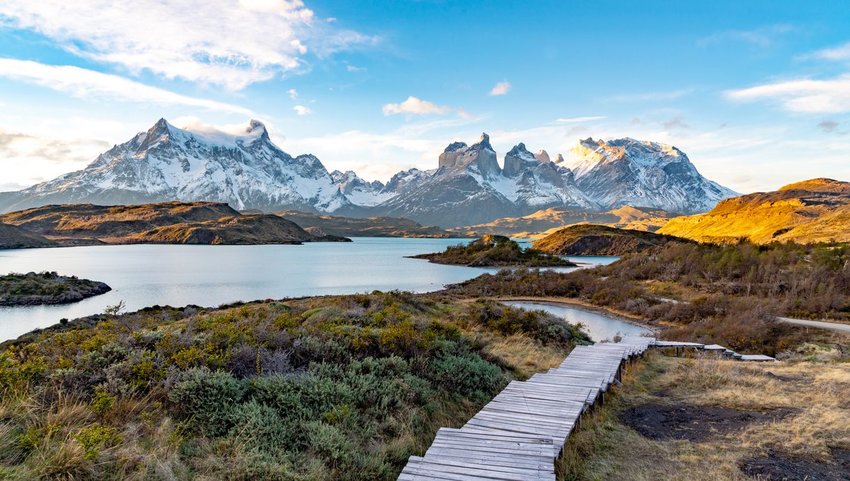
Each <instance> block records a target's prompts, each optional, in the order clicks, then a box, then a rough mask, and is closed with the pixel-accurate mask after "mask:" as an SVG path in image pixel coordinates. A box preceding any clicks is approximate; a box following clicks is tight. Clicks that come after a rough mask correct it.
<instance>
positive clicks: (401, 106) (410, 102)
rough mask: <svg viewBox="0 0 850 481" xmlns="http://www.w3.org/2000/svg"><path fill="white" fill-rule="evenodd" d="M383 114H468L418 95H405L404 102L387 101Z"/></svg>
mask: <svg viewBox="0 0 850 481" xmlns="http://www.w3.org/2000/svg"><path fill="white" fill-rule="evenodd" d="M383 112H384V115H398V114H407V115H446V114H450V113H456V114H457V115H459V116H460V117H468V116H469V114H468V113H467V112H466V111H465V110H463V109H460V108H455V107H449V106H447V105H437V104H435V103H434V102H429V101H427V100H422V99H420V98H418V97H414V96H412V95H411V96H410V97H407V99H406V100H404V102H400V103H389V104H386V105H384V107H383Z"/></svg>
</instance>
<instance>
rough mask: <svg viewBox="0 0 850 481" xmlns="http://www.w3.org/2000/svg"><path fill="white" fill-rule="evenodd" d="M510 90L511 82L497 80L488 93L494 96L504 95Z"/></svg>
mask: <svg viewBox="0 0 850 481" xmlns="http://www.w3.org/2000/svg"><path fill="white" fill-rule="evenodd" d="M510 91H511V83H510V82H508V81H507V80H505V81H503V82H499V83H497V84H496V85H494V86H493V88H492V89H490V95H491V96H494V97H498V96H500V95H506V94H507V93H508V92H510Z"/></svg>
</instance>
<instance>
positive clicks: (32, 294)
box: [0, 272, 112, 306]
mask: <svg viewBox="0 0 850 481" xmlns="http://www.w3.org/2000/svg"><path fill="white" fill-rule="evenodd" d="M111 290H112V288H111V287H109V286H107V285H106V284H104V283H103V282H97V281H90V280H87V279H78V278H77V277H75V276H71V277H67V276H60V275H59V274H57V273H55V272H39V273H36V272H30V273H28V274H7V275H5V276H0V306H38V305H44V304H70V303H73V302H79V301H82V300H83V299H87V298H89V297H94V296H99V295H100V294H104V293H106V292H109V291H111Z"/></svg>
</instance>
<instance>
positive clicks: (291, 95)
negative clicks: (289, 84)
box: [286, 89, 298, 100]
mask: <svg viewBox="0 0 850 481" xmlns="http://www.w3.org/2000/svg"><path fill="white" fill-rule="evenodd" d="M286 94H287V95H289V98H291V99H292V100H295V99H297V98H298V91H297V90H295V89H289V90H287V91H286Z"/></svg>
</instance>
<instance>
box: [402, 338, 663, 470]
mask: <svg viewBox="0 0 850 481" xmlns="http://www.w3.org/2000/svg"><path fill="white" fill-rule="evenodd" d="M654 341H655V340H654V339H652V338H649V337H625V338H623V339H622V340H621V341H620V342H618V343H605V344H595V345H593V346H578V347H576V348H575V349H573V351H572V352H571V353H570V355H569V356H567V358H566V359H564V362H563V363H561V365H560V366H559V367H557V368H555V369H550V370H549V372H546V373H541V374H535V375H534V376H532V377H531V378H530V379H528V380H527V381H513V382H511V383H510V384H508V386H507V387H506V388H505V389H504V390H503V391H502V392H501V393H499V394H498V395H497V396H496V397H495V398H493V400H492V401H490V402H489V403H488V404H487V405H486V406H484V408H482V409H481V411H479V412H478V414H476V415H475V416H474V417H473V418H472V419H470V420H469V421H468V422H467V423H466V424H465V425H464V426H463V427H462V428H460V429H449V428H442V429H440V430H439V431H438V432H437V437H436V438H434V442H433V443H432V444H431V447H430V448H429V449H428V451H427V452H426V453H425V456H422V457H418V456H411V457H410V459H409V460H408V463H407V466H405V468H404V471H402V473H401V475H400V476H399V478H398V479H399V480H400V481H426V480H428V481H430V480H456V481H478V480H490V481H493V480H499V481H502V480H504V481H533V480H534V481H536V480H550V481H554V480H555V459H556V458H557V457H558V455H559V454H560V452H561V448H562V447H563V446H564V443H565V442H566V440H567V437H568V436H569V435H570V433H571V432H572V431H573V429H574V428H575V427H576V425H578V422H579V419H580V418H581V416H582V414H583V413H584V412H585V411H587V409H589V408H590V407H591V406H593V405H594V404H595V403H596V402H598V401H600V400H601V399H602V396H603V395H604V393H605V392H606V391H607V390H608V388H609V386H611V384H613V383H614V382H616V381H617V380H618V379H619V377H620V374H621V372H622V368H623V365H624V363H625V362H626V361H627V360H629V359H631V358H633V357H635V356H639V355H641V354H643V352H644V351H646V349H647V348H648V347H649V346H650V345H652V343H653V342H654Z"/></svg>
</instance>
